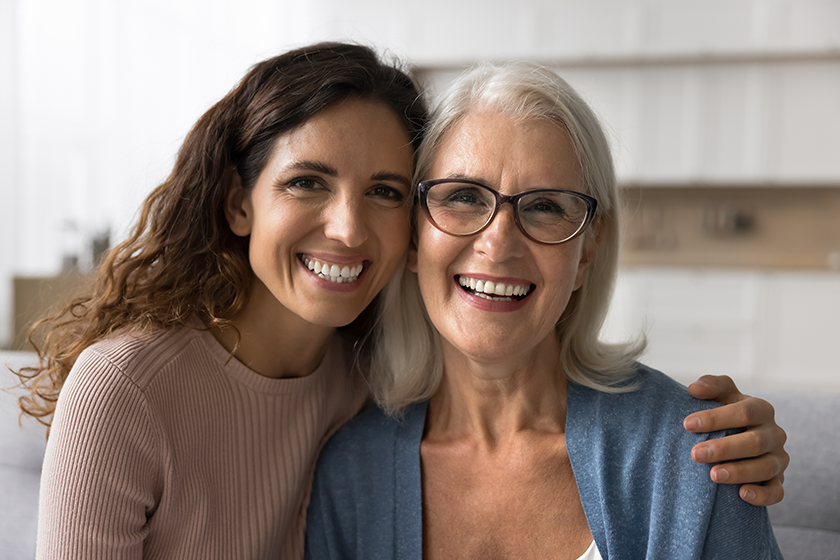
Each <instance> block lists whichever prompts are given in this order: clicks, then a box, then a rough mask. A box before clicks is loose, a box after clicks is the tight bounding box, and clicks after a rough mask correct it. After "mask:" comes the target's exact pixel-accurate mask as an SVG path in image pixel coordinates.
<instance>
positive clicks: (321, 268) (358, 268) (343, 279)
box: [300, 255, 364, 284]
mask: <svg viewBox="0 0 840 560" xmlns="http://www.w3.org/2000/svg"><path fill="white" fill-rule="evenodd" d="M300 259H301V260H302V261H303V264H305V265H306V267H307V268H308V269H309V270H311V271H312V272H314V273H315V274H317V275H318V276H320V277H321V278H323V279H324V280H329V281H330V282H337V283H339V284H344V283H347V282H355V281H356V280H358V278H359V275H360V274H361V273H362V270H364V264H362V263H359V264H357V265H355V266H349V265H345V266H343V267H341V266H338V265H337V264H329V263H322V262H319V261H316V260H315V259H310V258H309V257H307V256H306V255H301V256H300Z"/></svg>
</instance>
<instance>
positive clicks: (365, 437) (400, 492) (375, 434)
mask: <svg viewBox="0 0 840 560" xmlns="http://www.w3.org/2000/svg"><path fill="white" fill-rule="evenodd" d="M425 417H426V403H417V404H414V405H411V406H409V407H407V409H406V410H405V411H404V415H403V416H402V417H401V418H399V419H397V418H394V417H391V416H388V415H387V414H386V413H385V412H383V411H382V410H381V409H380V408H379V407H377V406H372V407H370V408H368V409H367V410H365V411H364V412H362V413H361V414H359V415H358V416H357V417H356V418H354V419H353V420H351V421H350V422H349V423H348V424H346V425H345V426H344V427H343V428H342V429H341V430H339V431H338V432H337V433H336V434H335V435H334V436H333V437H332V438H331V439H330V441H329V442H328V443H327V445H326V446H325V448H324V449H323V451H322V452H321V456H320V457H319V459H318V466H317V468H316V471H315V480H314V483H313V486H312V493H311V502H310V505H309V511H308V517H307V549H308V550H307V557H309V558H344V557H348V556H347V554H350V555H351V556H352V555H353V554H354V553H355V555H356V556H357V557H363V558H388V557H392V556H393V554H394V550H403V549H404V548H405V547H408V548H407V549H408V550H413V551H417V550H421V548H422V547H421V545H420V543H419V539H420V535H421V534H422V521H421V518H420V515H419V514H420V511H421V505H420V504H421V481H420V441H421V439H422V435H423V428H424V426H425ZM347 551H353V552H352V553H348V552H347ZM412 555H414V554H412ZM418 556H419V554H418Z"/></svg>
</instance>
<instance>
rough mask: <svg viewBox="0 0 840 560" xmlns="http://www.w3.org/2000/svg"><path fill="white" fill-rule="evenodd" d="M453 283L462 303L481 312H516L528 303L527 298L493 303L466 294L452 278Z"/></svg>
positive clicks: (456, 280)
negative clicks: (462, 300) (464, 302)
mask: <svg viewBox="0 0 840 560" xmlns="http://www.w3.org/2000/svg"><path fill="white" fill-rule="evenodd" d="M453 283H454V284H455V288H456V290H457V292H458V294H459V295H460V296H461V297H462V298H463V299H464V301H466V302H467V303H468V304H470V305H471V306H473V307H475V308H477V309H480V310H482V311H494V312H498V313H506V312H510V311H516V310H518V309H522V308H523V307H525V305H526V303H527V301H528V297H525V298H522V299H518V300H517V299H512V300H504V301H493V300H490V299H484V298H483V297H480V296H477V295H475V294H473V293H471V292H467V291H466V290H464V288H462V287H461V285H460V284H459V283H458V279H457V278H453ZM529 296H530V294H529Z"/></svg>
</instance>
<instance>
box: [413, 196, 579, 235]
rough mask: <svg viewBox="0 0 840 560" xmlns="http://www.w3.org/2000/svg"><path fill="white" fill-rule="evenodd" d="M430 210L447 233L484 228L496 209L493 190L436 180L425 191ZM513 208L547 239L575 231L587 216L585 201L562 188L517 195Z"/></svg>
mask: <svg viewBox="0 0 840 560" xmlns="http://www.w3.org/2000/svg"><path fill="white" fill-rule="evenodd" d="M426 200H427V206H428V208H429V214H430V215H431V218H432V220H433V221H434V222H435V224H436V225H437V226H438V227H439V228H440V229H442V230H443V231H445V232H447V233H451V234H454V235H469V234H471V233H475V232H477V231H478V230H480V229H481V228H483V227H484V226H485V225H486V224H487V223H488V222H489V221H490V220H491V219H492V218H493V213H494V211H495V209H496V197H495V196H494V193H493V191H491V190H490V189H488V188H485V187H481V186H479V185H473V184H469V183H457V182H453V183H438V184H436V185H434V186H432V187H431V188H429V190H428V192H427V198H426ZM514 212H516V213H517V215H518V217H519V224H520V227H521V228H522V229H523V230H524V231H525V233H526V234H527V235H529V236H531V237H533V238H534V239H537V240H539V241H544V242H547V243H558V242H561V241H565V240H567V239H568V238H570V237H572V236H573V235H575V234H576V233H577V232H578V230H579V229H580V228H581V227H582V226H583V224H584V223H585V221H586V218H587V205H586V202H585V201H584V200H583V199H582V198H579V197H576V196H574V195H572V194H569V193H565V192H562V191H535V192H533V193H528V194H526V195H525V196H522V197H520V198H519V199H518V200H517V202H516V204H515V209H514Z"/></svg>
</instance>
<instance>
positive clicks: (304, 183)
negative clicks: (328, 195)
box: [287, 177, 323, 191]
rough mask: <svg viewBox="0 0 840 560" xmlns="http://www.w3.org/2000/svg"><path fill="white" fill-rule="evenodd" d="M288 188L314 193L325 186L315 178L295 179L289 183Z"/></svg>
mask: <svg viewBox="0 0 840 560" xmlns="http://www.w3.org/2000/svg"><path fill="white" fill-rule="evenodd" d="M287 186H288V188H290V189H292V190H300V191H313V190H316V189H319V188H323V185H322V184H321V183H320V182H318V180H317V179H315V178H313V177H295V178H294V179H292V180H291V181H289V182H288V183H287Z"/></svg>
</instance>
